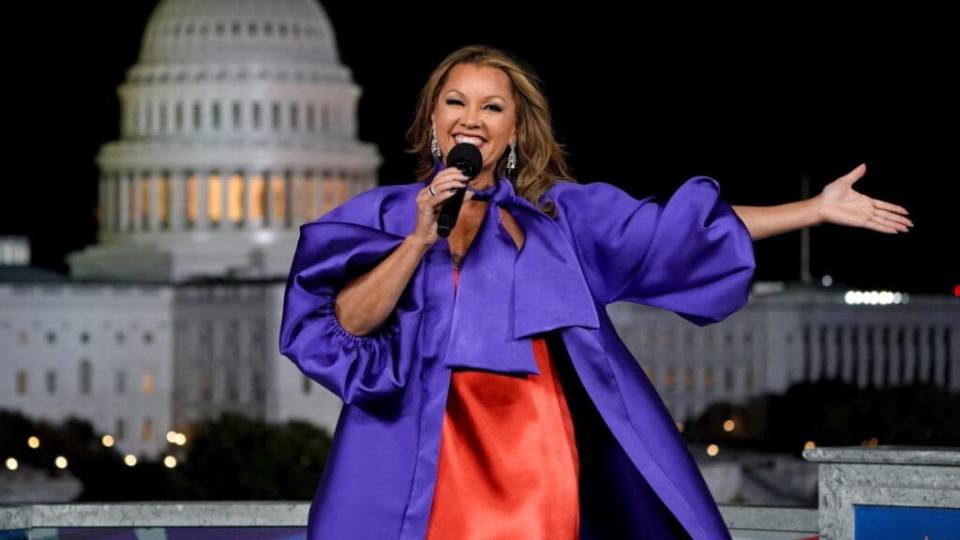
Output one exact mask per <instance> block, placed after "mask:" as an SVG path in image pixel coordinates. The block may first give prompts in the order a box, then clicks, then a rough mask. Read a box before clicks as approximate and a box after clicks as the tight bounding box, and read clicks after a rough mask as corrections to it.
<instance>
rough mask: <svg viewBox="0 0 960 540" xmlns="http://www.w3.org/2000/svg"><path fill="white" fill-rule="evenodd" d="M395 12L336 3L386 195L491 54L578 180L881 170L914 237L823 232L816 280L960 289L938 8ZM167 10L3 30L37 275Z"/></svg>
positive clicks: (776, 259)
mask: <svg viewBox="0 0 960 540" xmlns="http://www.w3.org/2000/svg"><path fill="white" fill-rule="evenodd" d="M402 4H403V5H397V6H390V7H382V6H379V5H378V4H375V3H364V2H356V1H352V2H347V1H340V2H336V3H334V2H327V3H325V4H324V7H325V9H326V11H327V13H328V15H329V16H330V19H331V20H332V22H333V25H334V29H335V31H336V33H337V41H338V46H339V51H340V56H341V59H342V61H343V63H345V64H346V65H347V66H349V67H350V68H351V69H352V70H353V75H354V80H355V81H356V82H357V83H358V84H360V85H361V86H362V87H363V89H364V93H363V96H362V98H361V101H360V109H359V110H360V118H359V122H360V138H361V139H362V140H364V141H369V142H373V143H375V144H376V145H377V146H378V147H379V149H380V152H381V154H382V156H383V157H384V159H385V163H384V165H383V167H382V168H381V170H380V179H381V183H383V184H397V183H406V182H410V181H412V180H413V175H412V161H410V158H409V157H408V156H406V155H405V154H404V153H403V148H404V145H405V141H404V138H403V136H404V132H405V130H406V128H407V124H408V122H409V121H410V118H411V115H412V113H413V108H414V106H415V103H416V97H417V92H418V90H419V89H420V86H421V85H422V84H423V83H424V81H425V79H426V77H427V75H428V74H429V72H430V70H431V69H432V68H433V67H434V66H435V65H436V64H437V63H438V62H439V61H440V60H441V59H442V58H443V57H444V56H445V55H446V54H448V53H449V52H451V51H452V50H453V49H455V48H456V47H458V46H461V45H466V44H470V43H488V44H491V45H495V46H499V47H502V48H505V49H507V50H509V51H511V52H513V53H514V54H516V55H517V56H519V57H520V58H522V59H523V60H525V61H527V62H528V63H529V64H531V65H532V66H533V68H534V69H535V70H536V71H537V72H538V73H539V75H540V76H541V78H542V79H543V80H544V83H545V90H546V93H547V96H548V98H549V99H550V101H551V105H552V108H553V112H554V117H555V127H556V132H557V134H558V137H559V138H560V140H561V143H563V144H565V145H566V148H567V150H568V152H569V153H570V163H571V165H572V168H573V174H574V176H575V177H576V178H577V179H578V180H579V181H581V182H584V183H586V182H593V181H604V182H609V183H613V184H617V185H619V186H621V187H623V188H624V189H626V190H627V191H629V192H630V193H631V194H633V195H634V196H637V197H641V196H645V195H648V194H658V195H662V196H668V195H669V194H670V193H671V192H672V191H673V190H674V189H676V187H678V186H679V185H680V184H681V183H682V182H683V181H684V180H685V179H686V178H688V177H690V176H693V175H699V174H705V175H709V176H712V177H714V178H716V179H717V180H718V181H719V182H720V184H721V186H722V195H723V197H724V198H725V199H726V200H727V201H729V202H730V203H732V204H746V205H772V204H780V203H785V202H790V201H793V200H796V199H797V198H798V197H799V195H800V178H801V176H803V175H804V174H806V175H809V176H810V178H811V181H812V188H813V189H814V190H815V191H814V192H815V193H816V192H818V191H819V190H820V189H821V188H822V187H823V186H824V185H825V184H826V183H827V182H829V181H830V180H833V179H834V178H836V177H837V176H839V175H841V174H843V173H845V172H847V171H848V170H849V169H851V168H853V167H854V166H856V165H857V164H858V163H860V162H866V163H867V165H868V168H869V171H868V173H867V175H866V176H865V177H864V178H863V179H861V180H860V181H859V182H857V184H856V186H857V188H858V190H859V191H861V192H863V193H865V194H867V195H870V196H873V197H877V198H880V199H883V200H888V201H891V202H895V203H897V204H900V205H902V206H905V207H907V209H908V210H910V212H911V216H910V217H911V218H912V220H913V222H914V223H915V225H916V226H915V228H914V229H913V230H912V231H911V232H909V233H907V234H903V235H886V234H882V233H877V232H874V231H869V230H866V229H852V228H846V227H838V226H834V225H823V226H820V227H816V228H814V229H813V231H812V249H813V256H812V269H813V274H814V276H817V277H819V276H821V275H823V274H827V273H828V274H831V275H832V276H833V277H834V279H835V280H836V282H837V283H839V284H842V285H847V286H850V287H857V288H886V289H893V290H905V291H909V292H933V293H942V294H949V293H950V292H951V290H952V288H953V286H954V285H956V284H958V283H960V264H957V263H955V262H953V263H951V262H950V261H949V258H950V255H949V254H950V253H951V251H953V252H956V251H957V247H956V246H957V245H960V242H958V231H960V227H958V225H957V223H958V222H957V215H958V209H957V204H958V202H960V198H958V196H957V195H958V193H960V189H958V187H957V181H958V169H957V166H956V162H955V161H956V158H957V157H958V148H960V146H958V143H960V136H958V134H957V133H958V131H957V130H958V126H960V113H958V109H960V105H958V98H957V96H960V83H958V82H957V69H956V66H957V65H958V63H960V62H958V58H957V54H956V52H955V51H957V50H960V43H958V41H960V38H958V36H960V33H957V32H956V31H955V30H954V29H953V28H951V27H950V26H949V21H950V20H952V19H950V18H949V17H947V16H946V15H945V14H944V13H933V12H920V11H916V12H911V13H904V12H902V11H901V12H893V11H890V12H879V11H877V10H876V8H874V7H872V8H871V10H872V11H869V12H858V13H839V12H836V11H822V12H813V11H786V10H785V11H783V12H781V13H775V12H770V11H766V12H764V11H757V10H755V9H754V10H753V11H747V10H736V11H726V10H723V11H721V10H712V11H709V12H704V11H696V10H694V8H692V7H687V8H685V9H684V10H683V11H682V12H681V11H680V10H678V11H675V12H672V13H670V12H657V11H650V10H648V9H647V8H636V10H631V12H630V13H629V14H628V13H627V12H626V11H625V10H624V8H623V7H613V6H614V4H613V3H610V4H609V6H608V7H603V6H602V5H600V4H599V3H596V2H590V3H582V4H580V5H579V6H577V7H573V6H574V5H575V4H573V3H572V4H570V6H571V7H570V8H564V9H560V10H558V9H556V8H555V7H550V6H549V4H547V5H546V8H545V10H541V9H534V8H524V7H519V6H517V5H516V3H512V4H509V9H504V8H503V6H502V5H500V4H495V3H485V4H473V3H462V4H459V5H458V4H452V3H431V2H413V3H402ZM155 5H156V2H154V1H152V0H146V1H139V2H135V1H115V2H83V3H72V5H69V6H65V5H63V4H59V5H56V7H51V6H54V4H49V5H46V6H45V7H46V8H47V10H48V12H42V13H33V14H29V15H23V16H21V17H19V18H17V20H19V21H37V22H35V23H29V22H26V23H24V24H23V26H19V27H15V28H13V30H14V32H13V33H12V34H10V35H8V37H7V39H11V37H12V39H13V41H12V42H11V43H9V44H8V47H7V49H8V59H10V62H9V63H8V65H7V67H8V70H11V71H8V72H7V73H8V76H9V77H8V78H7V87H8V89H10V88H11V87H13V88H12V89H13V91H14V94H15V95H16V96H17V97H16V99H15V100H12V101H10V102H8V106H12V107H11V112H12V113H13V121H14V126H15V129H14V130H12V133H11V135H12V136H13V138H14V139H15V141H14V147H13V148H14V150H15V151H14V153H12V154H10V155H9V157H8V160H9V161H10V162H12V163H14V167H13V173H14V176H13V177H12V178H10V179H9V180H8V182H7V187H8V191H7V193H8V194H9V196H6V197H3V198H2V200H3V203H2V207H0V210H2V213H0V234H27V235H29V236H30V238H31V241H32V244H33V251H34V263H35V264H36V265H37V266H43V267H47V268H51V269H55V270H60V271H65V266H64V262H63V256H64V254H65V253H67V252H69V251H72V250H76V249H79V248H81V247H83V246H85V245H88V244H90V243H93V242H95V240H96V222H95V221H94V209H95V206H96V201H97V170H96V168H95V165H94V161H93V160H94V156H95V155H96V153H97V149H98V148H99V146H100V145H101V144H103V143H104V142H107V141H110V140H115V139H116V138H117V137H118V135H119V128H118V126H119V102H118V99H117V96H116V87H117V85H119V84H120V83H121V82H122V81H123V78H124V76H125V72H126V70H127V69H128V68H129V67H130V66H131V65H133V63H135V61H136V58H137V56H138V54H139V47H140V40H141V35H142V31H143V29H144V27H145V25H146V22H147V19H148V18H149V16H150V13H151V11H152V9H153V7H154V6H155ZM33 9H36V8H33ZM38 21H43V22H42V24H41V23H40V22H38ZM14 26H17V25H14ZM41 27H42V28H41ZM17 51H20V54H18V52H17ZM10 186H12V188H11V187H10ZM11 189H12V191H10V190H11ZM799 245H800V234H799V232H794V233H790V234H786V235H781V236H778V237H774V238H768V239H764V240H760V241H758V242H756V243H755V250H756V254H757V260H758V270H757V274H756V277H757V279H761V280H768V279H776V280H780V279H782V280H792V279H795V278H797V277H798V275H799ZM951 248H952V250H951ZM954 259H957V257H956V256H954Z"/></svg>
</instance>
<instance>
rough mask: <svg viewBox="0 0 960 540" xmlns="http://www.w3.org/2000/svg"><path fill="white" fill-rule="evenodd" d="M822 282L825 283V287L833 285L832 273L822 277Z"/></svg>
mask: <svg viewBox="0 0 960 540" xmlns="http://www.w3.org/2000/svg"><path fill="white" fill-rule="evenodd" d="M820 284H821V285H823V286H824V287H829V286H831V285H833V276H831V275H830V274H827V275H825V276H823V277H822V278H820Z"/></svg>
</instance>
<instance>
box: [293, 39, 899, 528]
mask: <svg viewBox="0 0 960 540" xmlns="http://www.w3.org/2000/svg"><path fill="white" fill-rule="evenodd" d="M407 135H408V139H409V141H410V143H411V148H410V149H409V151H410V152H412V153H414V154H416V155H417V156H418V158H419V163H418V171H417V172H418V177H419V181H417V182H413V183H410V184H401V185H387V186H380V187H378V188H375V189H373V190H370V191H367V192H364V193H361V194H359V195H357V196H355V197H353V198H352V199H350V200H349V201H347V202H346V203H344V204H342V205H341V206H339V207H337V208H335V209H333V210H332V211H331V212H330V213H328V214H327V215H325V216H323V217H321V218H320V219H319V220H317V221H315V222H313V223H309V224H307V225H304V226H303V227H302V228H301V235H300V241H299V243H298V246H297V252H296V254H295V255H294V261H293V264H292V266H291V270H290V276H289V280H288V283H287V290H286V295H285V298H284V308H283V317H282V321H281V330H280V350H281V352H282V353H283V354H285V355H287V356H288V357H290V358H291V359H292V360H293V361H294V362H295V363H296V364H297V365H298V366H299V367H300V369H301V370H302V371H303V372H304V373H305V374H306V375H307V376H309V377H311V378H312V379H314V380H316V381H318V382H319V383H320V384H322V385H324V386H325V387H327V388H328V389H330V390H331V391H332V392H334V393H336V394H337V395H338V396H340V397H341V398H342V399H343V401H344V408H343V411H342V412H341V418H340V421H339V422H338V424H337V431H336V433H335V435H334V443H333V448H332V449H331V453H330V456H331V457H330V461H329V462H328V463H327V465H326V468H325V469H324V477H323V478H322V479H321V482H320V486H319V488H318V490H317V494H316V497H315V499H314V504H313V505H312V506H311V509H310V519H309V522H308V529H309V530H308V535H309V537H310V538H317V539H320V538H339V537H346V538H361V539H362V538H378V539H379V538H402V539H414V538H417V539H422V538H431V539H433V538H465V539H468V540H471V539H477V540H478V539H481V538H528V539H561V540H574V539H577V538H579V539H582V540H589V539H600V538H614V537H616V538H657V539H660V538H697V539H717V538H721V539H728V538H730V533H729V532H728V530H727V528H726V526H725V525H724V522H723V519H722V518H721V516H720V512H719V510H718V508H717V505H716V503H715V502H714V500H713V498H712V497H711V495H710V492H709V490H708V489H707V486H706V483H705V482H704V480H703V477H702V476H701V474H700V472H699V469H698V467H697V465H696V462H695V461H694V459H693V457H692V455H691V454H690V452H689V450H688V449H687V446H686V444H685V443H684V441H683V440H682V438H681V437H680V434H679V432H678V431H677V428H676V424H675V423H674V421H673V419H672V418H671V417H670V414H669V411H668V410H667V408H666V407H665V406H664V404H663V402H662V400H661V399H660V397H659V396H658V395H657V393H656V390H655V389H654V387H653V385H652V384H651V383H650V381H649V379H648V378H647V377H646V376H645V374H644V371H643V369H642V368H641V365H640V364H639V363H638V362H637V359H636V358H634V357H633V356H632V355H631V354H630V352H629V350H628V349H627V347H626V346H625V345H624V343H623V341H622V340H621V339H620V338H619V336H618V335H617V333H616V330H615V329H614V327H613V324H612V322H611V320H610V319H609V317H608V316H607V314H606V310H605V307H606V306H607V305H609V304H611V303H614V302H620V301H626V302H634V303H639V304H646V305H649V306H655V307H659V308H663V309H667V310H670V311H673V312H675V313H677V314H678V315H680V316H681V317H683V318H685V319H687V320H688V321H690V322H692V323H694V324H697V325H700V326H704V325H707V324H711V323H715V322H719V321H721V320H723V319H725V318H726V317H728V316H729V315H730V314H732V313H734V312H736V311H737V310H739V309H740V308H742V307H743V306H744V305H745V304H746V302H747V298H748V295H749V290H750V285H751V281H752V277H753V272H754V268H755V261H754V254H753V244H752V242H753V238H752V236H751V234H752V233H757V234H758V235H759V234H777V233H780V232H784V231H786V230H789V229H790V227H796V226H801V225H803V224H805V223H806V224H809V223H814V222H815V221H816V220H819V219H821V218H822V219H826V216H832V219H838V216H842V217H843V219H846V220H850V219H852V216H853V214H852V212H861V213H862V212H866V213H867V214H870V212H871V210H870V208H873V209H875V210H879V209H881V208H883V206H882V205H879V204H877V203H878V201H876V202H875V201H872V200H871V199H864V198H862V196H861V197H857V196H855V195H853V194H852V193H854V192H852V188H851V187H850V186H851V184H852V183H853V181H854V180H855V179H856V178H854V176H856V174H854V175H852V176H851V175H848V176H847V177H844V178H841V179H838V180H837V181H836V185H835V186H834V187H832V188H831V187H830V186H828V188H830V193H825V194H824V196H823V197H821V198H818V199H811V201H813V202H809V203H808V202H803V203H802V204H797V205H794V206H788V207H782V208H778V207H743V208H744V214H745V215H746V216H747V218H748V220H749V221H750V224H749V226H748V224H747V223H745V221H744V220H743V219H741V216H739V215H738V213H737V212H736V211H735V210H734V208H733V207H731V206H730V204H728V203H727V202H726V201H724V200H723V199H722V198H720V196H719V193H720V189H719V182H717V181H716V180H714V179H712V178H708V177H704V176H698V177H694V178H691V179H689V180H688V181H686V182H685V183H684V184H683V185H682V186H680V188H678V189H677V190H676V192H675V193H674V194H673V195H672V196H671V197H670V199H669V200H667V201H661V200H658V199H655V198H654V197H646V198H643V199H635V198H633V197H631V196H630V195H629V194H627V193H626V192H624V191H623V190H622V189H620V188H617V187H616V186H613V185H611V184H607V183H604V182H594V183H591V184H580V183H578V182H577V181H576V180H574V179H572V178H571V177H570V175H569V173H568V172H567V166H566V162H565V156H564V153H563V151H562V150H561V147H560V145H559V144H558V143H557V141H556V140H555V138H554V136H553V130H552V126H551V115H550V108H549V106H548V105H547V101H546V98H545V97H544V95H543V92H542V91H541V90H540V88H539V83H538V81H537V78H536V77H535V76H534V75H533V74H532V72H531V71H530V70H529V69H528V68H526V67H524V66H523V65H522V64H521V63H519V62H518V61H516V60H515V59H514V58H512V57H511V56H510V55H508V54H506V53H505V52H503V51H500V50H497V49H494V48H491V47H486V46H470V47H464V48H462V49H458V50H457V51H454V52H453V53H452V54H450V55H449V56H448V57H447V58H446V59H444V60H443V61H442V62H441V63H440V65H439V66H437V68H436V69H434V71H433V73H432V74H431V75H430V76H429V77H428V79H427V83H426V85H425V86H424V88H423V90H422V92H421V94H420V99H419V103H418V106H417V110H416V112H415V114H414V121H413V124H412V125H411V127H410V129H409V130H408V133H407ZM461 143H469V144H475V145H476V146H477V147H478V149H479V151H480V153H481V155H482V158H483V166H482V167H481V171H480V173H479V174H478V175H476V177H475V178H474V179H473V180H472V181H471V182H470V185H469V186H468V185H467V180H468V179H467V177H466V176H465V175H464V174H462V173H461V172H460V171H459V170H458V169H457V168H456V167H447V166H446V164H445V162H446V156H447V155H448V153H449V152H450V151H451V150H452V149H453V148H454V147H455V146H456V145H457V144H461ZM858 173H861V174H862V171H858ZM461 188H462V189H466V190H467V191H468V197H465V202H464V204H463V206H462V209H461V211H460V214H459V217H458V220H457V222H456V226H455V227H454V228H453V230H452V231H451V233H450V235H449V237H440V236H439V235H438V234H437V216H438V214H439V210H440V209H441V208H442V206H443V205H444V203H445V201H446V200H447V199H449V198H450V197H451V196H452V195H453V194H454V193H456V192H457V190H459V189H461ZM865 203H868V204H865ZM868 206H869V208H868ZM891 206H892V205H891ZM884 210H885V211H888V212H892V211H893V210H892V209H890V208H889V207H887V208H884ZM862 217H863V216H860V217H859V218H858V219H861V218H862ZM870 217H871V218H876V217H881V218H882V217H883V216H878V214H876V212H874V213H873V214H870ZM890 219H892V218H890ZM751 227H753V228H754V229H755V230H753V231H752V230H751Z"/></svg>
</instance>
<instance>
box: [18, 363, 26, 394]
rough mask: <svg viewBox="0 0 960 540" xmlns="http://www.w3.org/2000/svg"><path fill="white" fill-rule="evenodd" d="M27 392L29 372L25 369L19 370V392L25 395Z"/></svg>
mask: <svg viewBox="0 0 960 540" xmlns="http://www.w3.org/2000/svg"><path fill="white" fill-rule="evenodd" d="M26 393H27V372H26V371H25V370H22V369H21V370H19V371H17V394H18V395H21V396H22V395H24V394H26Z"/></svg>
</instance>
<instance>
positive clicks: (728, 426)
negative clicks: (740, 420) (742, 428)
mask: <svg viewBox="0 0 960 540" xmlns="http://www.w3.org/2000/svg"><path fill="white" fill-rule="evenodd" d="M736 428H737V423H736V422H734V421H733V420H727V421H726V422H724V423H723V430H724V431H726V432H727V433H730V432H731V431H733V430H734V429H736Z"/></svg>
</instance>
